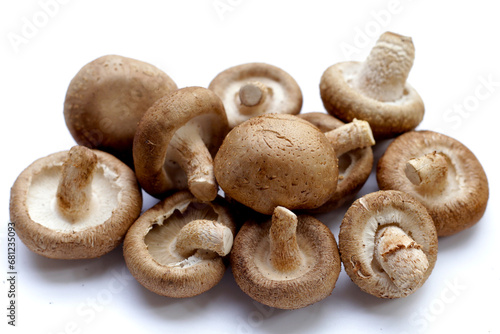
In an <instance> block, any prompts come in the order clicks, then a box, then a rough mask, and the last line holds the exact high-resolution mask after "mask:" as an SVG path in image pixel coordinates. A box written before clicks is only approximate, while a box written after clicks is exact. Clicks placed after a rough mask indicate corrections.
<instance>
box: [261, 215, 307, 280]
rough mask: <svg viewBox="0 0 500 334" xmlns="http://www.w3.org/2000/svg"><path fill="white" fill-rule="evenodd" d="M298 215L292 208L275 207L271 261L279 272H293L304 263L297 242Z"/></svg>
mask: <svg viewBox="0 0 500 334" xmlns="http://www.w3.org/2000/svg"><path fill="white" fill-rule="evenodd" d="M297 222H298V219H297V216H296V215H295V214H294V213H293V212H292V211H290V210H288V209H286V208H284V207H281V206H278V207H276V208H275V209H274V212H273V216H272V220H271V228H270V230H269V239H270V261H271V264H272V266H273V267H274V268H275V269H276V270H277V271H279V272H291V271H294V270H295V269H298V268H299V267H300V265H301V263H302V255H301V251H300V249H299V245H298V243H297Z"/></svg>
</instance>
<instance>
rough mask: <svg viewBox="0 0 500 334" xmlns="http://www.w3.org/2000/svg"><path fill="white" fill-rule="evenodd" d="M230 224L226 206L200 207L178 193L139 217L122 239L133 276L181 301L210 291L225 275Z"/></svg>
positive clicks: (209, 204) (189, 196) (220, 203)
mask: <svg viewBox="0 0 500 334" xmlns="http://www.w3.org/2000/svg"><path fill="white" fill-rule="evenodd" d="M234 234H235V225H234V223H233V220H232V217H231V214H230V213H229V209H228V207H227V205H226V203H225V201H224V200H223V199H222V198H220V197H217V198H216V200H215V201H213V202H200V201H199V200H197V199H196V198H195V197H194V196H193V195H192V194H191V193H190V192H189V191H179V192H177V193H175V194H173V195H172V196H170V197H167V198H165V199H164V200H162V201H160V202H159V203H157V204H156V205H155V206H153V207H152V208H151V209H149V210H147V211H146V212H144V213H143V214H142V215H141V216H140V217H139V219H137V221H136V222H135V223H134V224H133V225H132V227H131V228H130V230H129V231H128V233H127V236H126V237H125V241H124V244H123V254H124V257H125V262H126V264H127V267H128V268H129V270H130V272H131V273H132V275H133V276H134V277H135V278H136V279H137V281H138V282H139V283H140V284H141V285H143V286H144V287H145V288H147V289H148V290H150V291H152V292H154V293H156V294H159V295H162V296H167V297H173V298H186V297H192V296H196V295H199V294H201V293H203V292H205V291H207V290H209V289H211V288H213V287H214V286H215V285H216V284H217V283H218V282H219V281H220V280H221V279H222V276H223V275H224V272H225V270H226V263H225V261H224V260H223V257H224V256H226V255H227V254H228V253H229V252H230V251H231V248H232V245H233V235H234Z"/></svg>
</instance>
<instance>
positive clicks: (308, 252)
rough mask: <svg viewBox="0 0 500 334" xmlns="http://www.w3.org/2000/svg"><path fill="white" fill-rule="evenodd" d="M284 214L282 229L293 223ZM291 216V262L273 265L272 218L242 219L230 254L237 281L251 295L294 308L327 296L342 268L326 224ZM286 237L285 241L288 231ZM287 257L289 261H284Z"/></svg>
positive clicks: (270, 302) (268, 302)
mask: <svg viewBox="0 0 500 334" xmlns="http://www.w3.org/2000/svg"><path fill="white" fill-rule="evenodd" d="M277 209H279V207H278V208H277ZM285 210H286V209H285ZM284 214H285V215H286V213H284ZM288 214H290V213H288ZM292 215H293V214H292ZM273 219H274V218H273ZM286 219H287V217H285V221H283V225H282V226H281V227H282V228H285V229H286V228H287V227H288V225H289V224H290V223H291V222H287V221H286ZM295 219H296V222H295V223H296V227H295V228H296V232H295V231H294V232H293V235H294V239H295V240H296V245H297V246H298V248H297V249H296V257H295V258H294V260H298V263H297V265H296V267H295V268H292V269H290V268H280V267H279V265H273V262H272V260H273V259H272V255H271V254H272V246H271V244H272V242H273V241H272V237H271V235H272V229H273V226H274V224H275V223H274V222H273V221H271V220H268V221H265V222H263V221H254V220H250V221H248V222H246V223H245V224H244V225H243V226H242V228H241V229H240V231H239V232H238V234H237V235H236V238H235V240H234V245H233V249H232V251H231V254H230V259H231V268H232V271H233V275H234V278H235V280H236V283H237V284H238V286H239V287H240V288H241V289H242V290H243V291H244V292H245V293H246V294H248V295H249V296H250V297H251V298H253V299H254V300H256V301H258V302H260V303H263V304H265V305H268V306H271V307H276V308H280V309H298V308H302V307H305V306H308V305H310V304H313V303H316V302H318V301H320V300H322V299H324V298H326V297H328V296H329V295H330V294H331V293H332V291H333V289H334V287H335V283H336V281H337V278H338V276H339V274H340V268H341V267H340V256H339V253H338V248H337V243H336V241H335V238H334V236H333V234H332V233H331V231H330V229H329V228H328V227H327V226H325V225H324V224H323V223H321V222H320V221H319V220H317V219H315V218H313V217H311V216H307V215H300V216H298V217H295ZM277 232H282V233H283V232H284V231H280V230H279V229H278V231H277ZM277 238H279V235H278V236H277ZM286 239H287V240H285V242H286V244H289V243H290V242H289V239H288V236H286ZM270 257H271V260H270ZM278 260H279V259H278ZM285 260H288V259H285ZM287 263H290V261H285V263H283V265H286V264H287Z"/></svg>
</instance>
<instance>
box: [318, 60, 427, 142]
mask: <svg viewBox="0 0 500 334" xmlns="http://www.w3.org/2000/svg"><path fill="white" fill-rule="evenodd" d="M361 66H362V63H361V62H355V61H348V62H341V63H338V64H335V65H332V66H330V67H328V68H327V69H326V70H325V72H324V73H323V75H322V77H321V81H320V86H319V87H320V94H321V99H322V101H323V105H324V107H325V109H326V110H327V111H328V113H330V114H331V115H333V116H335V117H337V118H339V119H341V120H342V121H344V122H352V121H353V120H354V119H355V118H356V119H359V120H364V121H367V122H368V123H370V127H371V128H372V131H373V136H374V137H375V139H383V138H391V137H395V136H397V135H399V134H401V133H404V132H407V131H410V130H413V129H414V128H416V127H417V125H419V124H420V122H421V121H422V119H423V117H424V111H425V108H424V102H423V101H422V98H421V97H420V95H419V94H418V93H417V91H416V90H415V89H414V88H413V87H412V86H410V85H409V84H408V83H406V84H405V89H404V92H403V97H401V98H400V99H399V100H397V101H391V102H381V101H378V100H376V99H373V98H370V97H368V96H366V95H364V94H363V93H362V92H360V91H359V90H357V89H355V88H354V87H353V85H352V81H353V78H355V77H356V75H357V74H358V72H359V70H360V69H361Z"/></svg>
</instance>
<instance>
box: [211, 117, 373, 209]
mask: <svg viewBox="0 0 500 334" xmlns="http://www.w3.org/2000/svg"><path fill="white" fill-rule="evenodd" d="M332 144H333V145H332ZM373 144H374V141H373V137H372V135H371V131H370V127H369V126H368V123H366V122H362V121H357V122H352V123H351V124H346V125H344V126H342V127H340V128H338V129H336V130H333V131H330V132H329V133H326V134H323V133H322V132H321V131H319V129H318V128H317V127H316V126H314V125H312V124H311V123H310V122H307V121H305V120H303V119H301V118H299V117H297V116H294V115H287V114H269V115H262V116H257V117H254V118H252V119H249V120H247V121H245V122H243V123H241V124H240V125H238V126H236V127H235V128H233V129H232V130H231V131H230V132H229V134H228V135H227V137H226V138H225V139H224V142H223V143H222V145H221V147H220V149H219V151H218V152H217V155H216V156H215V159H214V171H215V177H216V179H217V181H218V183H219V185H220V187H221V188H222V190H224V192H225V193H226V194H227V195H229V196H230V197H231V198H232V199H234V200H236V201H237V202H240V203H241V204H243V205H246V206H248V207H250V208H252V209H253V210H255V211H257V212H260V213H263V214H267V215H270V214H272V213H273V211H274V208H275V207H276V206H283V207H286V208H288V209H290V210H296V209H297V210H299V209H300V210H309V209H315V208H317V207H319V206H321V205H323V204H324V203H325V202H326V201H327V200H328V199H330V198H331V197H332V194H333V193H334V192H335V189H336V187H337V180H338V162H337V155H336V154H338V155H342V154H344V153H345V152H348V151H350V150H352V149H355V148H359V147H365V146H370V145H373ZM334 148H335V149H334Z"/></svg>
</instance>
